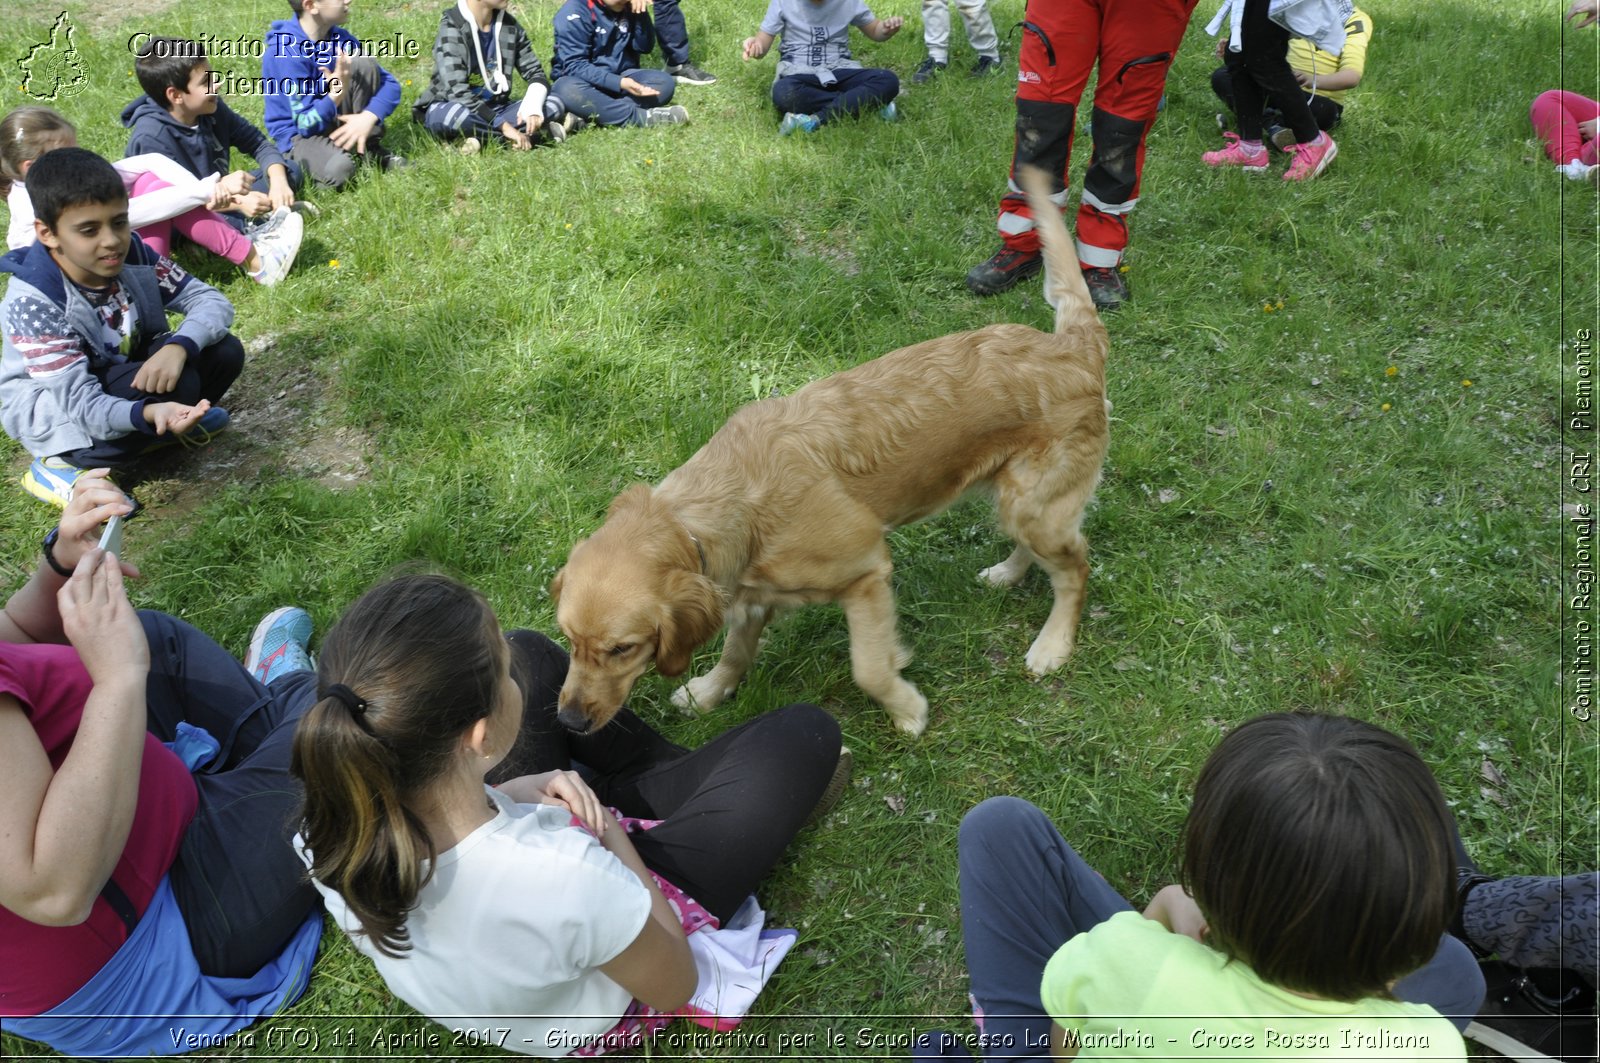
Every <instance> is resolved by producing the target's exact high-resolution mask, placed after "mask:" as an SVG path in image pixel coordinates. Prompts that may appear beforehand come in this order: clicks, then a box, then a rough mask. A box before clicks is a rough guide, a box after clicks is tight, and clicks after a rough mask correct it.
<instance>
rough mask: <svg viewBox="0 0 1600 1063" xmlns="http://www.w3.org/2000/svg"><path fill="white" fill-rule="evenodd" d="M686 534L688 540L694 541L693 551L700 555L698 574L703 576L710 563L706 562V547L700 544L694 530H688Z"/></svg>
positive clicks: (707, 570) (708, 569)
mask: <svg viewBox="0 0 1600 1063" xmlns="http://www.w3.org/2000/svg"><path fill="white" fill-rule="evenodd" d="M688 535H689V541H690V542H691V543H694V552H695V553H697V554H699V555H700V575H702V576H704V575H706V574H707V573H708V572H709V571H710V568H711V566H710V565H708V564H706V548H705V547H703V546H701V545H700V539H699V537H698V536H696V535H695V533H694V532H689V533H688Z"/></svg>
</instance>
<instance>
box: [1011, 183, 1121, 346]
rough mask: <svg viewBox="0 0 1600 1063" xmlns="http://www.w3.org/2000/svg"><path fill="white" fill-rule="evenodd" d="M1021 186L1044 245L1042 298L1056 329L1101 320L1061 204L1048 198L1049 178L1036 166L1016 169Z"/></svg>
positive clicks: (1097, 322)
mask: <svg viewBox="0 0 1600 1063" xmlns="http://www.w3.org/2000/svg"><path fill="white" fill-rule="evenodd" d="M1017 177H1018V178H1019V179H1020V180H1021V183H1022V190H1023V191H1024V192H1026V193H1027V194H1028V206H1029V207H1030V208H1032V211H1033V224H1034V225H1035V226H1036V227H1037V228H1038V232H1039V244H1040V246H1041V247H1042V248H1043V249H1044V298H1045V301H1046V302H1047V303H1049V304H1050V305H1051V306H1052V307H1054V308H1055V312H1056V329H1055V330H1056V331H1057V332H1064V331H1066V330H1067V329H1068V328H1069V327H1078V326H1081V325H1084V324H1087V323H1091V322H1092V323H1093V324H1096V325H1098V324H1100V315H1099V314H1098V313H1097V312H1096V311H1095V308H1094V302H1093V301H1092V300H1091V299H1090V298H1089V286H1088V285H1087V284H1085V283H1084V281H1083V271H1082V270H1080V269H1079V268H1078V253H1077V249H1076V245H1075V244H1074V243H1073V242H1072V234H1071V233H1069V232H1068V231H1067V223H1066V222H1065V221H1064V220H1062V217H1061V208H1060V207H1058V206H1056V204H1055V203H1054V202H1052V201H1051V199H1050V179H1049V178H1048V177H1046V176H1045V174H1044V171H1043V170H1040V169H1039V168H1038V167H1036V166H1024V167H1022V168H1021V169H1020V170H1019V171H1018V172H1017Z"/></svg>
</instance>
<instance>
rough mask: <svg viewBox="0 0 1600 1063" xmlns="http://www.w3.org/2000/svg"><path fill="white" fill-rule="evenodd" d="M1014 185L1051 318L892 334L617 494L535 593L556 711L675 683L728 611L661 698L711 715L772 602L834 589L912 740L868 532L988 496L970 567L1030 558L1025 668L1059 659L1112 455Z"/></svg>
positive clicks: (863, 664)
mask: <svg viewBox="0 0 1600 1063" xmlns="http://www.w3.org/2000/svg"><path fill="white" fill-rule="evenodd" d="M1024 184H1025V186H1026V188H1027V191H1028V195H1029V198H1030V200H1031V201H1032V202H1033V205H1034V216H1035V218H1036V219H1038V225H1039V230H1040V235H1041V238H1042V241H1043V246H1044V255H1045V265H1046V270H1045V295H1046V298H1047V299H1048V300H1049V302H1050V305H1051V306H1052V307H1054V309H1055V331H1054V332H1048V333H1046V332H1040V331H1038V330H1036V329H1032V328H1028V327H1027V326H1024V325H990V326H989V327H987V328H982V329H978V330H977V331H975V332H963V333H958V334H956V335H953V336H944V337H941V338H939V339H934V340H928V341H926V342H924V343H918V344H916V345H915V346H911V347H904V348H901V349H900V350H897V351H893V352H891V353H889V354H886V355H884V356H882V357H881V358H877V359H874V360H873V361H870V362H867V363H865V364H863V365H860V366H857V367H856V368H854V369H850V370H847V371H845V372H842V373H837V374H835V375H833V376H829V377H825V378H823V379H821V380H818V381H815V382H813V383H811V384H809V385H807V386H806V387H804V388H801V389H800V390H799V391H797V392H795V393H794V394H792V395H788V396H785V397H780V398H771V399H765V400H763V401H760V402H756V403H753V404H751V405H749V406H746V407H744V408H743V409H741V410H739V411H738V412H736V413H735V414H734V415H733V416H732V417H731V418H730V419H729V420H728V422H727V424H725V425H724V426H723V427H722V428H721V429H720V430H719V431H718V432H717V433H716V434H715V435H714V436H712V437H711V440H710V441H709V442H708V443H706V445H705V446H704V447H702V448H701V449H700V450H699V452H698V453H696V454H695V455H694V456H693V457H692V458H690V459H689V460H688V461H687V462H686V463H685V464H683V465H682V466H680V467H679V468H677V469H675V470H674V471H673V472H672V473H670V474H669V475H668V476H667V477H666V479H664V480H662V481H661V483H660V484H659V485H657V486H656V487H654V488H652V487H650V486H648V485H646V484H636V485H634V486H632V487H629V488H628V489H627V490H625V491H624V492H623V493H622V494H620V495H618V496H617V498H616V499H615V500H614V501H613V502H612V504H611V509H610V512H609V514H608V515H607V517H606V520H605V523H604V524H603V525H602V526H601V527H600V528H599V529H598V530H597V531H595V533H594V534H593V535H591V536H590V537H589V538H587V539H584V540H582V541H581V542H579V543H578V544H577V545H576V546H574V547H573V548H572V553H571V555H570V556H569V557H568V559H567V564H566V567H564V568H563V569H562V570H561V571H560V572H558V573H557V574H556V577H555V580H554V582H553V583H552V584H551V588H550V591H551V594H552V596H553V597H554V598H555V600H556V622H557V624H559V625H560V627H561V630H562V632H563V633H564V634H565V635H566V637H567V639H568V641H569V643H570V645H571V647H572V660H571V666H570V668H569V670H568V672H567V678H566V683H565V685H564V686H562V688H561V695H560V704H559V719H560V720H561V722H562V723H563V724H565V725H566V726H567V727H569V728H571V729H573V730H576V731H580V732H581V731H588V730H591V729H594V728H599V727H603V726H604V725H605V724H606V723H607V722H609V721H610V719H611V718H612V716H613V715H614V714H615V713H616V712H617V710H618V709H619V708H621V707H622V705H623V703H624V702H625V701H626V700H627V697H628V693H629V691H630V690H632V688H633V684H634V682H635V681H636V680H638V678H639V677H640V676H641V675H643V674H644V673H645V672H646V671H647V670H648V669H649V668H650V667H651V665H652V664H653V665H654V666H655V668H656V670H657V671H659V672H660V673H661V674H663V675H668V676H676V675H681V674H682V673H683V672H684V670H685V669H687V668H688V666H689V662H690V658H691V657H692V656H693V654H694V652H695V650H696V649H697V648H698V647H700V646H701V645H702V644H704V643H705V642H707V641H709V640H710V639H711V637H712V636H713V635H715V634H716V632H717V630H718V628H720V627H722V626H723V625H724V624H726V625H727V628H728V633H727V638H726V640H725V642H724V645H723V650H722V658H721V660H719V661H718V662H717V664H716V666H715V667H713V668H712V669H711V670H710V671H709V672H707V673H706V674H704V675H702V676H699V677H698V678H695V679H692V680H690V681H689V682H688V683H687V684H686V685H685V686H683V687H682V688H681V689H679V690H678V691H677V692H676V693H675V694H674V695H673V701H674V702H675V703H676V704H678V705H680V706H682V707H685V708H691V707H692V708H697V709H699V710H701V711H706V710H709V709H712V708H714V707H716V706H717V705H718V704H719V703H720V702H721V701H722V700H723V699H724V698H726V697H727V696H728V695H729V694H731V693H733V690H734V688H735V687H737V686H738V685H739V682H740V680H741V679H743V678H744V674H745V672H746V671H747V670H748V668H749V667H750V663H751V661H752V660H753V659H754V657H755V653H756V646H757V642H758V641H759V639H760V637H761V632H762V629H763V628H765V626H766V624H767V621H768V620H770V619H771V618H772V616H773V615H774V613H775V611H777V610H781V609H786V608H789V607H792V606H799V605H806V604H809V603H813V602H838V603H839V606H840V608H841V609H843V610H844V615H845V620H846V622H847V624H848V626H849V630H850V666H851V672H852V674H853V676H854V678H855V681H856V683H857V685H859V686H860V687H861V689H862V690H864V691H865V692H866V693H867V694H868V695H870V696H871V697H872V698H874V699H876V700H877V701H878V702H880V703H881V704H882V705H883V707H884V708H885V709H886V710H888V713H889V715H890V717H891V718H892V719H893V721H894V724H895V726H897V727H898V728H900V729H901V730H902V731H905V732H906V733H908V734H912V735H916V734H920V733H921V732H922V730H923V728H924V727H925V726H926V725H927V718H928V702H927V699H926V698H924V697H923V696H922V694H921V693H919V692H918V691H917V688H916V687H915V686H913V685H912V684H910V683H909V682H907V681H906V680H905V679H904V678H902V677H901V675H900V670H901V669H902V668H903V667H904V666H905V665H906V664H907V663H908V662H909V660H910V654H909V652H908V651H907V650H906V649H905V647H904V646H903V645H902V644H901V643H900V640H899V637H898V636H897V634H896V626H895V625H896V614H895V599H894V591H893V589H892V588H891V587H890V584H889V575H890V572H891V570H892V565H891V564H890V560H889V547H888V544H887V543H886V542H885V540H884V534H885V533H886V532H888V531H890V530H892V529H894V528H897V527H899V526H901V525H903V524H908V523H910V522H912V521H916V520H921V519H923V518H924V517H930V516H932V515H934V514H935V513H938V512H939V511H940V510H943V509H945V508H946V507H948V506H949V505H951V504H952V503H953V502H955V501H956V500H957V499H959V498H961V497H962V495H964V494H966V493H967V492H970V491H974V490H986V491H988V492H989V493H991V494H992V495H993V496H994V498H995V501H996V504H997V509H998V514H999V522H1000V527H1001V528H1002V530H1004V531H1005V532H1006V534H1007V535H1009V536H1010V537H1011V538H1012V539H1013V540H1014V541H1015V544H1016V549H1015V550H1013V551H1012V553H1011V555H1010V556H1009V557H1007V558H1006V559H1005V560H1004V561H1002V562H1000V563H999V564H998V565H995V566H993V567H992V568H988V569H985V570H983V571H982V572H981V573H979V578H980V579H982V580H986V581H988V582H989V583H991V584H996V585H999V586H1011V585H1013V584H1015V583H1017V582H1018V581H1019V580H1021V579H1022V577H1023V576H1024V575H1025V574H1026V573H1027V571H1028V568H1029V566H1030V565H1032V564H1033V563H1035V562H1037V563H1038V565H1039V566H1040V567H1041V568H1043V569H1044V570H1045V572H1046V573H1048V574H1049V576H1050V583H1051V586H1052V588H1053V589H1054V592H1055V603H1054V605H1053V606H1052V607H1051V610H1050V616H1049V619H1047V620H1046V621H1045V624H1044V627H1043V629H1042V630H1041V631H1040V632H1039V635H1038V637H1037V638H1035V639H1034V640H1033V645H1032V646H1031V647H1030V648H1029V649H1028V654H1027V658H1026V663H1027V666H1028V669H1029V670H1030V671H1031V672H1033V673H1035V674H1043V673H1046V672H1050V671H1053V670H1054V669H1057V668H1060V667H1061V665H1062V664H1063V663H1065V662H1066V660H1067V657H1068V655H1069V654H1070V653H1071V652H1072V646H1073V639H1074V635H1075V633H1076V630H1077V626H1078V615H1079V613H1080V612H1081V610H1082V606H1083V589H1084V582H1085V580H1086V578H1087V576H1088V572H1089V561H1088V544H1087V542H1086V541H1085V540H1084V537H1083V534H1082V533H1081V531H1080V530H1079V525H1080V524H1081V523H1082V520H1083V512H1084V507H1085V506H1087V505H1088V503H1089V499H1090V497H1091V496H1092V495H1093V493H1094V489H1095V486H1096V485H1097V484H1098V483H1099V480H1100V467H1101V465H1102V463H1103V462H1104V460H1105V455H1106V447H1107V424H1106V422H1107V413H1108V404H1107V403H1106V394H1105V393H1106V387H1105V359H1106V349H1107V339H1106V330H1105V327H1104V326H1103V325H1102V324H1101V323H1100V318H1099V315H1098V314H1096V312H1095V309H1094V306H1093V304H1091V303H1090V301H1089V293H1088V289H1087V288H1086V287H1085V286H1084V282H1083V277H1082V274H1081V273H1080V271H1079V268H1078V263H1077V261H1076V255H1075V254H1074V248H1073V244H1072V240H1071V239H1070V237H1069V236H1068V234H1067V230H1066V226H1065V224H1064V223H1063V221H1062V219H1061V212H1060V210H1059V208H1057V207H1055V206H1053V205H1052V204H1051V203H1050V202H1049V201H1048V199H1047V198H1046V196H1045V186H1044V184H1043V182H1042V179H1041V178H1039V177H1038V176H1037V175H1025V177H1024Z"/></svg>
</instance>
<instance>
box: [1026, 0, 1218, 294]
mask: <svg viewBox="0 0 1600 1063" xmlns="http://www.w3.org/2000/svg"><path fill="white" fill-rule="evenodd" d="M1195 2H1196V0H1028V5H1027V11H1026V13H1025V15H1024V22H1023V35H1022V37H1023V39H1022V54H1021V55H1020V56H1019V58H1018V62H1017V66H1018V71H1017V136H1016V147H1015V148H1014V149H1013V152H1012V156H1011V181H1010V185H1009V187H1008V189H1007V191H1006V194H1005V195H1004V196H1003V197H1002V198H1001V200H1000V221H999V227H1000V238H1001V239H1002V240H1004V241H1005V245H1006V247H1008V248H1010V249H1012V250H1015V251H1025V252H1034V251H1037V250H1039V235H1038V233H1037V232H1036V231H1035V230H1034V223H1033V212H1032V211H1031V210H1030V209H1029V207H1028V201H1027V198H1026V197H1025V196H1024V195H1023V193H1022V187H1021V186H1020V185H1019V184H1018V183H1017V167H1019V166H1021V165H1024V164H1027V165H1032V166H1037V167H1039V168H1040V169H1041V170H1043V171H1044V172H1045V173H1046V174H1048V175H1049V176H1050V179H1051V182H1052V191H1053V192H1054V196H1053V197H1052V198H1053V199H1054V200H1055V202H1056V203H1057V204H1058V205H1060V206H1063V207H1065V205H1066V202H1067V192H1066V188H1067V162H1068V160H1069V159H1070V158H1071V155H1072V132H1073V126H1074V123H1075V120H1076V117H1077V110H1078V101H1079V100H1080V99H1081V98H1082V96H1083V90H1084V87H1085V86H1087V85H1088V83H1089V71H1090V70H1091V69H1093V68H1094V66H1095V64H1096V63H1097V62H1098V63H1099V67H1100V73H1099V78H1098V80H1097V81H1096V83H1095V90H1094V110H1093V113H1092V115H1091V118H1090V126H1089V128H1090V136H1091V137H1092V138H1093V140H1094V152H1093V154H1092V155H1091V156H1090V159H1089V169H1088V171H1087V172H1086V173H1085V174H1084V177H1083V199H1082V202H1081V204H1080V205H1079V207H1078V260H1079V261H1080V262H1081V263H1082V264H1083V265H1084V266H1097V267H1112V266H1116V265H1117V264H1118V263H1120V262H1121V261H1122V251H1123V249H1124V248H1125V247H1127V246H1128V222H1127V215H1128V212H1129V211H1131V210H1133V205H1134V204H1135V203H1136V202H1138V199H1139V175H1140V174H1141V173H1142V172H1143V170H1144V141H1145V134H1147V133H1148V132H1149V131H1150V126H1151V125H1152V124H1153V123H1154V122H1155V117H1156V107H1157V105H1158V104H1159V103H1160V101H1161V95H1162V93H1163V92H1164V91H1165V90H1166V83H1167V70H1168V68H1169V67H1171V65H1172V60H1173V57H1174V56H1175V55H1176V54H1177V51H1178V45H1179V43H1180V42H1182V40H1183V33H1184V30H1185V29H1186V28H1187V27H1188V25H1189V15H1190V13H1191V12H1192V11H1193V10H1194V6H1195Z"/></svg>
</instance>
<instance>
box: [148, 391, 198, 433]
mask: <svg viewBox="0 0 1600 1063" xmlns="http://www.w3.org/2000/svg"><path fill="white" fill-rule="evenodd" d="M209 409H211V401H210V400H209V399H201V400H200V401H199V402H197V403H195V404H194V405H193V406H185V405H184V404H183V403H181V402H147V403H145V404H144V419H145V420H146V421H147V422H149V423H150V424H151V425H153V426H154V427H155V430H156V435H158V436H162V435H166V434H167V433H168V432H171V433H173V434H174V435H182V434H183V433H185V432H187V431H188V430H189V429H191V428H193V427H194V426H195V423H196V422H197V421H199V420H200V417H201V415H203V414H204V413H205V412H206V411H207V410H209Z"/></svg>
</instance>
